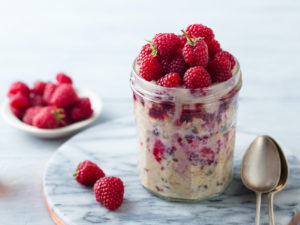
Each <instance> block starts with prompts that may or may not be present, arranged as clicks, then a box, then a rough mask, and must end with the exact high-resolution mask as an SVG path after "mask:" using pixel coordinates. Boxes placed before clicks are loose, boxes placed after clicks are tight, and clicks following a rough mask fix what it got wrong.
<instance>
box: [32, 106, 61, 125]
mask: <svg viewBox="0 0 300 225" xmlns="http://www.w3.org/2000/svg"><path fill="white" fill-rule="evenodd" d="M64 118H65V112H64V110H63V109H60V108H57V107H55V106H45V107H43V108H42V109H41V110H40V112H39V113H37V114H36V115H35V117H34V118H33V121H32V125H33V126H35V127H37V128H43V129H54V128H58V127H60V126H61V125H62V124H65V121H64Z"/></svg>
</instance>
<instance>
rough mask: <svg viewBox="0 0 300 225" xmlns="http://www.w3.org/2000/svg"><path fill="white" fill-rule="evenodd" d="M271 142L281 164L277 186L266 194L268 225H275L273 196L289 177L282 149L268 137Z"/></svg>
mask: <svg viewBox="0 0 300 225" xmlns="http://www.w3.org/2000/svg"><path fill="white" fill-rule="evenodd" d="M268 138H269V139H270V140H271V141H273V143H274V144H275V145H276V147H277V151H278V153H279V157H280V162H281V174H280V178H279V182H278V184H277V186H276V187H275V189H274V190H272V191H271V192H270V193H269V194H268V202H269V224H270V225H275V220H274V210H273V204H274V203H273V202H274V195H275V194H276V193H277V192H279V191H281V190H282V189H283V188H284V187H285V185H286V183H287V180H288V177H289V166H288V161H287V159H286V157H285V155H284V152H283V151H282V148H281V147H280V146H279V144H278V143H277V142H276V141H275V140H274V139H273V138H271V137H268Z"/></svg>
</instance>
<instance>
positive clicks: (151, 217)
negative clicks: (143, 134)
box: [43, 118, 300, 225]
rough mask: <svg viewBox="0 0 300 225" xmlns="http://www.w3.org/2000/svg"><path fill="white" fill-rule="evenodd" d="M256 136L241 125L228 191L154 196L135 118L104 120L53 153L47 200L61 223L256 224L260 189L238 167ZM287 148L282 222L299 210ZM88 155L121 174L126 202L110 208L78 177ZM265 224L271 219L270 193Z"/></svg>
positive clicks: (294, 165) (296, 168)
mask: <svg viewBox="0 0 300 225" xmlns="http://www.w3.org/2000/svg"><path fill="white" fill-rule="evenodd" d="M255 136H256V134H253V133H247V132H245V131H239V130H238V132H237V143H236V150H235V164H234V178H233V181H232V183H231V185H230V186H229V188H228V189H227V190H226V191H225V193H224V194H222V195H220V196H218V197H215V198H213V199H210V200H206V201H202V202H199V203H193V204H187V203H174V202H167V201H164V200H162V199H159V198H157V197H155V196H153V195H152V194H150V193H149V192H147V191H146V190H145V189H144V188H142V186H141V185H140V182H139V177H138V171H137V144H136V132H135V126H134V121H133V118H124V119H121V120H116V121H112V122H109V123H105V124H102V125H99V126H96V127H93V128H91V129H88V130H86V131H84V132H82V133H80V134H78V135H77V136H75V137H74V138H72V139H71V140H70V141H68V142H66V143H65V144H64V145H63V146H62V147H60V148H59V149H58V151H57V152H56V153H55V154H54V155H53V157H52V158H51V159H50V161H49V163H48V165H47V167H46V170H45V173H44V178H43V191H44V196H45V200H46V203H47V205H48V207H49V211H50V212H51V213H52V217H53V218H55V219H56V223H57V224H68V225H71V224H72V225H90V224H98V223H101V224H115V225H118V224H122V225H127V224H128V225H129V224H130V225H134V224H146V225H152V224H189V225H193V224H203V225H209V224H214V225H221V224H222V225H224V224H231V225H235V224H236V225H237V224H244V225H248V224H249V225H250V224H251V225H252V224H253V223H254V215H255V195H254V193H252V192H250V191H248V190H247V189H246V188H245V187H244V186H243V184H242V183H241V180H240V174H239V167H240V161H241V157H242V155H243V153H244V151H245V149H246V148H247V146H248V145H249V143H250V142H251V141H252V140H253V139H254V138H255ZM285 150H286V149H285ZM286 153H287V154H288V160H289V163H290V170H291V171H290V172H291V173H290V178H289V182H288V184H287V186H286V187H285V189H284V190H283V191H282V192H280V193H279V194H277V195H276V196H275V206H274V209H275V219H276V224H277V225H287V224H289V222H290V221H291V220H292V219H293V218H294V217H295V216H296V215H297V214H298V212H299V211H300V163H299V161H298V160H297V158H296V157H295V156H293V155H291V154H290V153H289V152H288V151H287V150H286ZM85 159H88V160H92V161H94V162H96V163H97V164H99V165H100V166H101V168H102V169H103V170H104V171H105V173H106V174H107V175H110V176H118V177H120V178H122V180H123V181H124V184H125V196H124V202H123V205H122V206H121V207H120V208H119V209H118V210H116V211H113V212H111V211H108V210H106V209H105V208H104V207H102V206H101V205H99V203H97V202H96V201H95V198H94V195H93V191H92V189H90V188H85V187H83V186H81V185H79V184H78V183H77V182H76V181H75V180H74V179H73V177H72V174H73V172H74V170H75V168H76V166H77V164H78V163H79V162H80V161H82V160H85ZM261 224H262V225H267V224H268V214H267V199H266V198H265V197H264V198H263V199H262V209H261Z"/></svg>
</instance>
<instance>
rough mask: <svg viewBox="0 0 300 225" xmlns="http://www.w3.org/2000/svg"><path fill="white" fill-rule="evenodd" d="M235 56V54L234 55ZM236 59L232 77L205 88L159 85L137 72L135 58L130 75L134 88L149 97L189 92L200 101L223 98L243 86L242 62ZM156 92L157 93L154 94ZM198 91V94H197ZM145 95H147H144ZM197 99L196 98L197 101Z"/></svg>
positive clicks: (178, 95)
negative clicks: (235, 88)
mask: <svg viewBox="0 0 300 225" xmlns="http://www.w3.org/2000/svg"><path fill="white" fill-rule="evenodd" d="M233 57H234V56H233ZM234 59H235V62H236V64H235V66H234V68H233V69H232V77H231V78H230V79H228V80H226V81H224V82H219V83H214V84H212V85H211V86H209V87H204V88H195V89H187V88H184V87H172V88H170V87H163V86H159V85H157V84H156V83H155V82H151V81H147V80H145V79H144V78H142V77H141V76H140V75H139V74H138V72H137V68H138V66H137V64H136V59H135V60H134V62H133V64H132V73H131V77H130V81H131V87H132V89H133V90H137V91H138V92H140V93H143V95H148V96H149V97H150V96H152V97H154V96H156V97H157V96H160V97H162V96H164V95H166V93H168V94H167V98H170V96H172V95H173V96H176V98H181V96H183V95H186V94H187V93H189V94H190V95H192V96H194V97H196V99H197V100H198V101H199V100H200V99H201V100H200V101H205V102H206V101H211V100H212V98H214V99H215V98H221V97H222V96H225V95H226V94H227V93H228V92H230V91H231V90H232V89H233V87H236V86H238V88H237V90H239V89H240V87H241V83H242V80H241V70H240V64H239V62H238V60H237V59H236V57H234ZM154 92H155V94H154ZM195 93H196V94H195ZM144 97H145V96H144ZM196 99H194V100H195V101H196Z"/></svg>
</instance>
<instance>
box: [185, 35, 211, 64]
mask: <svg viewBox="0 0 300 225" xmlns="http://www.w3.org/2000/svg"><path fill="white" fill-rule="evenodd" d="M182 32H183V33H184V34H185V35H186V37H187V39H188V42H187V43H186V44H185V46H184V47H183V50H182V54H183V58H184V60H185V62H186V63H187V64H189V65H190V66H203V67H206V66H207V64H208V60H209V56H208V48H207V44H206V43H205V41H204V40H202V39H199V40H198V39H191V38H190V37H189V36H188V35H187V34H186V33H185V32H184V31H182Z"/></svg>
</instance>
